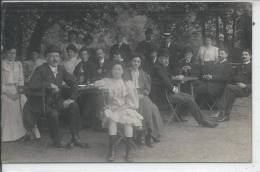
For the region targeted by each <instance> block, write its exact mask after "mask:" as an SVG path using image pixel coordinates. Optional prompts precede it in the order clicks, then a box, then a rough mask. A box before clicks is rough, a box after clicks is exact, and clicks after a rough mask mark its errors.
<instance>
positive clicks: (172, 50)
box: [159, 42, 182, 74]
mask: <svg viewBox="0 0 260 172" xmlns="http://www.w3.org/2000/svg"><path fill="white" fill-rule="evenodd" d="M162 49H168V52H169V72H171V73H172V74H173V73H174V72H175V70H176V67H177V66H178V62H179V60H180V58H181V57H180V56H181V52H182V50H181V48H180V47H179V46H178V45H176V44H174V43H173V42H171V44H170V46H169V47H166V45H165V43H163V44H161V46H160V48H159V51H160V50H162Z"/></svg>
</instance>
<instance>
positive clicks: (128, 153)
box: [125, 137, 133, 162]
mask: <svg viewBox="0 0 260 172" xmlns="http://www.w3.org/2000/svg"><path fill="white" fill-rule="evenodd" d="M131 144H132V137H127V138H126V154H125V160H126V162H133V150H132V146H131Z"/></svg>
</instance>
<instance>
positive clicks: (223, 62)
mask: <svg viewBox="0 0 260 172" xmlns="http://www.w3.org/2000/svg"><path fill="white" fill-rule="evenodd" d="M225 61H227V59H223V60H222V61H220V62H219V63H220V64H221V63H224V62H225Z"/></svg>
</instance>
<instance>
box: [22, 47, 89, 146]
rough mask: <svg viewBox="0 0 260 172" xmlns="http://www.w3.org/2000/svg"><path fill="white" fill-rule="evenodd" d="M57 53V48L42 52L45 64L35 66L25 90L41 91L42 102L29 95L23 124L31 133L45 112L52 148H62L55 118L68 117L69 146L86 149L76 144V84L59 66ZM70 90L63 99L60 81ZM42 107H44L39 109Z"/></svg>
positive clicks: (77, 124)
mask: <svg viewBox="0 0 260 172" xmlns="http://www.w3.org/2000/svg"><path fill="white" fill-rule="evenodd" d="M60 54H61V53H60V50H59V48H58V47H56V46H54V45H52V46H49V47H48V48H47V50H46V51H45V57H46V59H47V63H44V64H43V65H41V66H39V67H38V68H37V69H36V70H35V72H34V74H33V76H32V78H31V80H30V82H29V83H28V88H29V89H30V91H37V92H39V91H40V90H44V92H45V95H44V96H45V99H44V100H45V101H43V99H42V98H41V97H39V96H29V97H28V100H27V102H26V104H27V108H24V124H25V126H26V129H27V130H28V131H30V130H32V128H33V127H34V125H35V124H36V123H37V122H38V120H39V118H40V116H41V113H42V112H43V111H45V114H44V115H46V117H47V120H48V127H49V133H50V136H51V139H52V141H53V145H54V146H55V147H64V146H65V145H64V144H62V142H61V136H60V129H59V116H60V115H64V116H66V117H68V124H69V129H70V133H71V141H70V143H69V144H68V146H69V147H73V146H78V147H88V145H87V144H83V143H81V141H80V136H79V131H80V126H81V125H80V124H81V123H80V113H79V107H78V104H77V103H76V98H77V84H76V83H77V82H76V80H75V78H74V77H73V76H72V75H70V74H69V73H68V72H67V71H66V70H65V69H64V67H63V66H59V65H58V64H59V62H60ZM63 81H64V82H66V84H67V85H68V86H69V87H70V88H71V92H70V95H66V97H64V96H63V94H62V91H63V86H62V82H63ZM43 105H45V108H44V107H43Z"/></svg>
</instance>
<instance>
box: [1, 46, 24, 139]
mask: <svg viewBox="0 0 260 172" xmlns="http://www.w3.org/2000/svg"><path fill="white" fill-rule="evenodd" d="M15 59H16V49H15V48H9V49H7V50H6V58H5V59H4V60H2V68H1V72H2V94H1V102H2V111H1V117H2V121H1V122H2V123H1V125H2V141H4V142H5V141H15V140H18V139H19V138H22V137H23V136H24V135H25V133H26V130H25V128H24V125H23V120H22V109H23V106H24V103H25V101H26V97H25V96H24V95H21V94H19V93H18V87H19V86H23V85H24V76H23V67H22V64H21V62H18V61H15Z"/></svg>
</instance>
